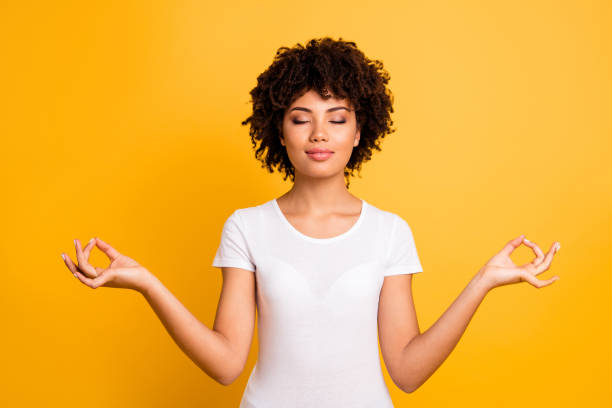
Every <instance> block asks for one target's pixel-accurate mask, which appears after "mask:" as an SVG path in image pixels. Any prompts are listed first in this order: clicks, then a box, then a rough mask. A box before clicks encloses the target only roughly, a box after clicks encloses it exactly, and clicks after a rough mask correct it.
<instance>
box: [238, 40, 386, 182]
mask: <svg viewBox="0 0 612 408" xmlns="http://www.w3.org/2000/svg"><path fill="white" fill-rule="evenodd" d="M389 79H390V76H389V73H388V72H387V71H385V69H384V68H383V63H382V62H381V61H379V60H371V59H369V58H367V57H366V56H365V55H364V53H363V52H362V51H361V50H359V49H358V48H357V45H356V44H355V43H354V42H352V41H344V40H343V39H342V38H339V39H338V40H334V39H332V38H330V37H324V38H318V39H312V40H310V41H308V43H307V44H306V46H303V45H302V44H299V43H298V44H296V45H295V46H294V47H292V48H289V47H280V48H279V49H278V50H277V51H276V55H275V57H274V61H273V62H272V64H271V65H270V66H269V67H268V68H267V69H266V70H265V71H264V72H263V73H261V74H260V75H259V76H258V77H257V85H256V86H255V88H253V89H252V90H251V92H250V95H251V102H252V104H253V113H252V115H251V116H249V117H248V118H247V119H245V120H244V121H243V122H242V125H243V126H244V125H247V124H250V130H249V135H250V137H251V142H252V144H253V148H254V149H255V158H256V159H258V160H260V161H261V162H262V166H261V167H262V168H267V169H268V172H270V173H272V172H273V171H274V170H273V169H274V168H275V167H276V168H278V171H279V172H281V173H284V177H283V180H286V179H287V177H290V178H291V181H295V171H294V167H293V165H292V164H291V161H290V160H289V156H288V154H287V151H286V150H285V148H284V147H283V145H282V144H281V143H280V136H281V135H282V124H283V118H284V115H285V110H286V109H287V108H288V107H289V106H291V104H292V103H293V102H294V101H295V100H296V99H297V98H299V97H300V96H302V95H303V94H304V93H306V92H307V91H309V90H315V91H316V92H317V93H318V94H319V95H320V96H321V97H322V98H323V99H328V98H330V97H332V96H335V97H337V98H340V99H344V98H346V99H348V101H349V102H350V104H351V105H352V106H353V107H354V109H355V115H356V118H357V127H358V129H360V130H361V133H360V140H359V144H358V145H357V146H355V147H354V148H353V152H352V154H351V157H350V159H349V161H348V163H347V165H346V167H345V169H344V177H345V182H346V187H347V188H348V187H349V185H350V181H349V177H350V176H353V175H354V171H357V172H358V174H359V176H360V177H361V164H362V163H363V162H366V161H368V160H370V158H371V157H372V150H373V149H376V150H379V151H380V150H381V149H380V146H379V143H380V139H382V138H384V137H385V135H386V134H390V133H392V132H394V131H395V129H392V128H391V126H392V125H393V120H392V119H391V113H392V112H393V95H392V94H391V91H390V90H389V89H388V88H387V83H388V82H389ZM330 91H331V93H330Z"/></svg>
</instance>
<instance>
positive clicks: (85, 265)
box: [74, 239, 98, 278]
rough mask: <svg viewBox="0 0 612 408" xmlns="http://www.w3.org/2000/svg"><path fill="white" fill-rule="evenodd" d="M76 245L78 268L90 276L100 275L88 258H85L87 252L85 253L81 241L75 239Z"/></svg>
mask: <svg viewBox="0 0 612 408" xmlns="http://www.w3.org/2000/svg"><path fill="white" fill-rule="evenodd" d="M74 245H75V247H76V253H77V262H78V263H79V264H78V267H77V268H78V270H79V271H81V272H82V273H83V274H84V275H85V276H87V277H88V278H95V277H96V276H98V273H97V272H96V270H95V269H94V267H93V266H91V265H90V264H89V262H88V261H87V258H85V254H84V253H83V250H82V248H81V241H79V240H78V239H75V240H74Z"/></svg>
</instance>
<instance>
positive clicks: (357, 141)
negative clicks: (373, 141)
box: [353, 129, 361, 147]
mask: <svg viewBox="0 0 612 408" xmlns="http://www.w3.org/2000/svg"><path fill="white" fill-rule="evenodd" d="M360 138H361V129H357V133H355V144H353V147H355V146H357V145H358V144H359V139H360Z"/></svg>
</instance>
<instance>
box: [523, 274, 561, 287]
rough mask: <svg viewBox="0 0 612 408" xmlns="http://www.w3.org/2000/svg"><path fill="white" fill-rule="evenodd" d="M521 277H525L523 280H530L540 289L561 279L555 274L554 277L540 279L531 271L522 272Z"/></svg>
mask: <svg viewBox="0 0 612 408" xmlns="http://www.w3.org/2000/svg"><path fill="white" fill-rule="evenodd" d="M521 277H522V278H523V280H525V281H527V282H529V283H530V284H531V285H532V286H535V287H536V288H538V289H539V288H543V287H544V286H548V285H551V284H552V283H553V282H556V281H558V280H559V279H560V278H559V277H558V276H553V277H552V278H550V279H547V280H540V279H538V278H536V277H535V276H533V275H532V274H530V273H529V272H524V273H522V274H521Z"/></svg>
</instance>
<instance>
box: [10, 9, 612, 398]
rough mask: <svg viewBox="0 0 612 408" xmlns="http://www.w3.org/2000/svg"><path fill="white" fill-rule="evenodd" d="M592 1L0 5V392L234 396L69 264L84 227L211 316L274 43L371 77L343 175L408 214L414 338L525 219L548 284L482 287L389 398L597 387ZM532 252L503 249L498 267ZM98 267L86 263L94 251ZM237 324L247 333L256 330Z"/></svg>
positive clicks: (604, 164) (601, 178)
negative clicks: (382, 88) (420, 379)
mask: <svg viewBox="0 0 612 408" xmlns="http://www.w3.org/2000/svg"><path fill="white" fill-rule="evenodd" d="M611 11H612V10H611V6H610V3H609V2H607V1H584V0H581V1H578V0H576V1H534V0H530V1H512V2H489V1H454V2H452V1H396V2H388V1H382V2H381V1H375V2H372V1H367V2H366V1H361V2H355V1H305V2H284V1H283V2H280V1H274V2H267V3H266V2H253V1H248V2H247V1H234V2H227V1H224V2H215V4H212V2H206V1H181V2H175V1H166V2H161V1H155V2H151V1H139V2H136V1H129V2H126V1H98V2H89V1H86V2H67V1H46V2H44V1H40V2H24V1H13V2H3V4H2V5H1V6H0V34H1V38H2V43H3V46H2V52H1V55H2V64H0V70H2V72H1V75H0V81H1V82H0V85H1V87H0V88H1V89H2V96H3V97H2V102H1V103H2V106H1V110H0V111H1V115H2V117H3V118H2V120H1V121H0V126H1V128H0V131H1V135H2V136H1V137H2V139H1V144H0V146H1V147H0V149H1V151H2V160H1V161H0V177H1V187H2V193H3V197H2V200H1V203H0V228H1V231H2V235H1V238H0V256H1V257H2V277H3V279H2V284H3V290H2V292H3V293H2V295H1V296H0V310H1V311H2V316H1V318H2V325H3V330H2V336H1V339H0V347H1V348H2V355H3V357H2V359H3V364H2V373H1V374H0V376H1V378H0V383H1V384H2V391H1V392H0V405H2V406H65V407H83V406H86V407H98V406H100V407H101V406H125V407H128V406H155V407H166V406H183V407H203V406H228V407H236V406H238V402H239V400H240V397H241V395H242V392H243V389H244V386H245V384H246V381H247V379H248V375H249V373H250V371H251V369H252V367H253V365H254V364H255V359H256V352H257V340H256V337H255V339H254V343H253V347H252V349H251V355H250V357H249V361H248V364H247V368H246V369H245V371H244V373H243V374H242V375H241V376H240V378H239V379H238V380H236V382H234V383H233V384H232V385H230V386H229V387H224V386H222V385H220V384H218V383H216V382H214V381H213V380H212V379H211V378H209V377H208V376H207V375H206V374H205V373H204V372H202V371H201V370H199V369H198V368H197V366H196V365H195V364H194V363H193V362H191V360H189V359H188V358H187V357H186V355H184V354H183V353H182V351H181V350H180V349H179V348H178V346H177V345H176V344H175V343H174V342H173V340H172V338H171V337H170V336H169V335H168V334H167V333H166V332H165V329H164V327H163V326H162V325H161V323H160V321H159V320H158V318H157V316H156V315H155V314H154V312H153V311H152V309H151V308H150V307H149V305H148V304H147V303H146V301H145V300H144V298H143V297H142V296H141V295H139V294H138V293H136V292H133V291H127V290H120V289H111V288H104V287H102V288H98V289H96V290H92V289H90V288H88V287H86V286H85V285H83V284H82V283H80V282H79V281H78V280H77V279H75V278H74V277H73V276H72V274H71V273H70V272H69V270H68V269H67V268H66V267H65V265H64V263H63V261H62V259H61V257H60V253H61V252H66V253H69V254H70V255H71V256H72V257H73V259H74V258H75V256H74V247H73V245H72V240H73V239H74V238H79V239H80V240H81V241H82V242H83V243H85V242H87V241H88V240H89V239H90V238H91V237H94V236H99V237H101V238H102V239H104V240H106V241H107V242H109V243H111V244H112V245H113V246H115V247H116V248H117V249H118V250H119V251H121V252H124V253H125V254H127V255H128V256H130V257H132V258H134V259H136V260H138V261H139V262H140V263H142V264H143V265H144V266H146V267H147V268H148V269H149V270H151V271H152V272H153V273H154V274H155V275H156V276H157V277H158V278H159V279H160V280H161V281H162V282H163V283H164V284H165V285H166V286H167V287H168V288H169V289H170V290H171V291H172V292H173V293H174V294H175V295H176V296H177V297H178V298H179V299H180V300H181V301H182V302H183V303H184V304H185V306H187V307H188V308H189V310H191V311H192V312H193V313H194V315H196V316H197V317H198V318H199V319H201V321H202V322H203V323H205V324H206V325H207V326H209V327H212V324H213V321H214V314H215V309H216V305H217V301H218V296H219V292H220V288H221V283H222V276H221V272H220V270H218V269H216V268H213V267H212V266H211V262H212V258H213V256H214V253H215V251H216V249H217V245H218V243H219V239H220V234H221V227H222V225H223V222H224V221H225V219H226V218H227V217H228V216H229V215H230V214H231V213H232V212H233V211H234V210H235V209H236V208H243V207H248V206H253V205H258V204H260V203H263V202H265V201H268V200H270V199H272V198H274V197H278V196H280V195H281V194H282V193H283V192H285V191H286V190H287V189H288V188H289V187H290V184H289V181H288V180H287V181H285V182H283V181H282V177H281V175H280V174H278V173H276V174H269V173H268V172H267V171H265V170H264V169H261V168H260V165H259V163H258V162H257V161H256V160H255V159H254V153H253V151H252V148H251V143H250V140H249V139H248V129H247V128H246V127H243V126H241V125H240V122H241V121H242V120H243V119H245V118H246V117H247V116H248V115H249V113H250V109H251V107H250V105H249V98H250V97H249V94H248V93H249V91H250V90H251V88H252V87H253V86H255V84H256V77H257V75H258V74H259V73H260V72H262V71H263V70H264V69H266V67H267V66H268V65H269V64H270V63H271V61H272V58H273V56H274V53H275V52H276V49H277V48H278V47H280V46H292V45H294V44H295V43H297V42H300V43H305V42H306V41H307V40H309V39H310V38H313V37H319V36H324V35H329V36H332V37H334V38H338V37H342V38H344V39H347V40H351V41H355V42H356V43H357V45H358V47H359V48H361V49H362V50H363V51H364V52H365V53H366V55H367V56H369V57H370V58H376V59H381V60H382V61H383V62H384V64H385V67H386V69H388V70H389V72H390V74H391V82H390V84H389V85H390V88H391V90H392V92H393V94H394V95H395V105H394V107H395V113H394V115H393V118H394V120H395V127H396V128H397V132H396V133H394V134H392V135H391V136H389V137H388V138H387V139H385V141H384V142H383V145H382V146H383V151H382V152H378V153H375V154H374V156H373V160H372V161H371V162H369V163H366V164H365V165H364V167H363V171H362V178H358V177H356V178H353V179H352V181H351V188H350V189H351V192H352V193H353V194H355V195H357V196H358V197H361V198H364V199H365V200H366V201H368V202H369V203H371V204H373V205H375V206H378V207H379V208H382V209H385V210H388V211H392V212H395V213H397V214H399V215H401V216H402V217H404V218H405V219H406V220H407V221H408V223H409V224H410V225H411V227H412V230H413V233H414V235H415V240H416V245H417V249H418V251H419V256H420V258H421V262H422V264H423V267H424V270H425V272H424V273H423V274H419V275H417V276H415V279H414V299H415V304H416V308H417V313H418V317H419V324H420V327H421V330H422V331H424V330H426V329H427V328H429V327H430V326H431V325H432V324H433V323H434V322H435V321H436V320H437V318H438V317H440V315H441V314H442V313H443V312H444V311H445V310H446V309H447V307H448V306H449V305H450V304H451V303H452V301H453V300H454V299H455V298H456V297H457V296H458V294H459V293H460V292H461V290H462V289H463V288H464V287H465V285H466V284H467V283H468V282H469V280H470V279H471V278H472V276H473V275H474V274H475V273H476V272H477V271H478V269H479V268H480V267H481V266H482V265H483V264H484V263H485V262H486V261H487V260H488V259H489V258H490V257H491V256H492V255H494V254H495V253H497V252H498V251H499V250H500V249H501V248H502V247H503V246H504V244H505V243H506V242H507V241H508V240H509V239H511V238H514V237H516V236H518V235H520V234H522V233H524V234H526V236H527V238H529V239H531V240H533V241H535V242H536V243H537V244H539V245H540V246H541V248H542V249H543V250H544V251H547V250H548V249H549V247H550V245H551V244H552V243H553V242H554V241H559V242H560V243H561V250H560V251H559V253H558V255H557V256H556V258H555V260H554V262H553V265H552V268H551V270H549V271H547V272H545V273H543V274H542V275H540V276H539V277H540V278H542V279H547V278H549V277H551V276H553V275H559V276H560V277H561V279H560V280H559V281H558V282H555V283H554V284H553V285H551V286H548V287H545V288H542V289H536V288H534V287H533V286H531V285H529V284H528V283H522V284H520V285H511V286H504V287H501V288H497V289H494V290H493V291H492V292H490V293H489V294H488V295H487V297H486V298H485V300H484V302H483V303H482V304H481V305H480V307H479V309H478V310H477V311H476V314H475V316H474V318H473V319H472V321H471V322H470V324H469V326H468V328H467V331H466V332H465V333H464V335H463V337H462V338H461V340H460V342H459V344H458V345H457V347H456V348H455V349H454V350H453V352H452V353H451V355H450V356H449V357H448V359H447V360H446V361H445V362H444V363H443V364H442V366H441V367H440V368H439V369H438V370H437V371H436V372H435V373H434V374H433V376H432V377H430V378H429V379H428V380H427V382H426V383H425V384H424V385H423V386H422V387H421V388H420V389H418V390H417V391H416V392H414V393H412V394H405V393H403V392H402V391H401V390H399V389H398V388H397V387H396V386H395V385H394V384H393V383H392V382H391V379H390V377H389V376H388V373H387V371H386V370H385V371H384V375H385V379H386V381H387V384H388V386H389V389H390V392H391V395H392V398H393V401H394V403H395V405H396V406H398V407H438V406H440V407H447V406H453V407H463V406H470V407H490V406H498V407H516V406H521V407H542V406H555V407H561V406H563V407H573V406H576V404H580V405H581V406H589V407H591V406H593V407H594V406H603V405H605V403H610V399H611V397H610V396H609V389H608V388H609V384H610V380H611V375H610V363H611V362H612V361H611V352H610V340H611V339H610V337H611V336H610V317H609V316H610V310H611V306H612V301H611V296H610V289H609V288H610V284H611V283H612V279H611V278H610V266H611V261H610V238H609V233H610V230H611V227H612V219H611V216H610V209H611V208H612V188H611V187H612V186H611V181H610V176H611V175H612V172H611V165H610V161H611V159H610V157H611V155H610V154H611V153H612V151H611V150H612V149H611V137H610V136H611V134H612V132H611V130H612V126H611V120H610V112H612V109H611V108H612V103H611V99H612V98H611V88H612V87H611V79H610V78H611V76H610V72H611V67H610V57H611V55H612V53H611V45H612V32H611V28H610V20H611V17H612V13H611ZM532 257H533V255H532V253H531V252H530V250H528V248H526V247H522V248H519V249H518V250H517V251H516V253H515V255H513V259H515V261H516V262H517V263H524V262H529V261H530V260H531V259H532ZM91 260H92V263H93V264H94V265H96V266H106V265H107V264H108V262H107V260H106V257H105V256H104V255H103V254H102V253H101V252H99V250H97V249H96V250H94V253H93V254H92V257H91ZM255 335H256V333H255Z"/></svg>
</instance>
